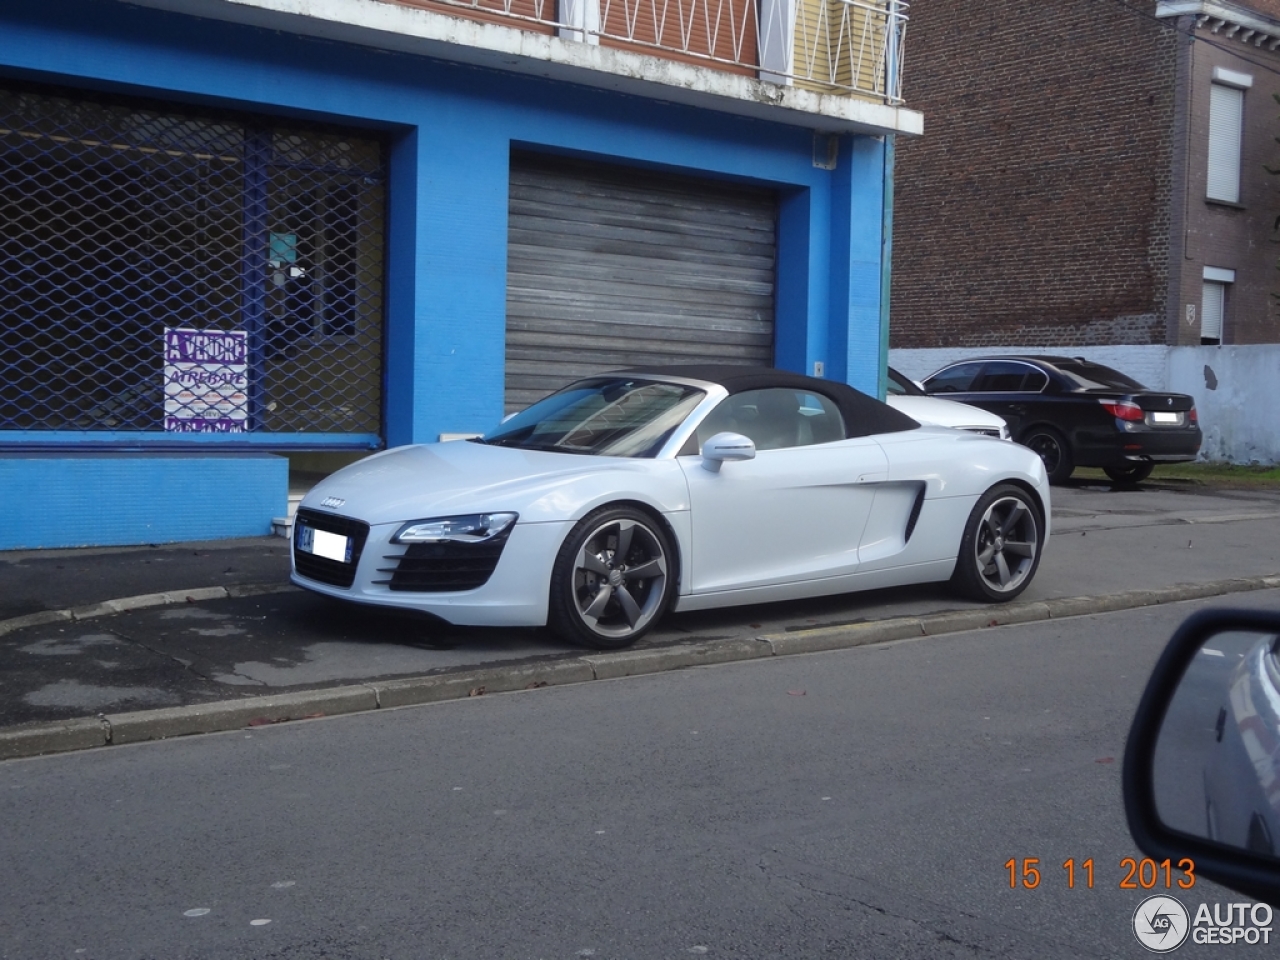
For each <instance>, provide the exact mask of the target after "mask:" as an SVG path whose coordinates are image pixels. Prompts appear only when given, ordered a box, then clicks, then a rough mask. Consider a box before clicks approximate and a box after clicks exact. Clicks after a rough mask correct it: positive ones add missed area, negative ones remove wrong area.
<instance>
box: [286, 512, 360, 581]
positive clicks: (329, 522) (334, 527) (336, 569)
mask: <svg viewBox="0 0 1280 960" xmlns="http://www.w3.org/2000/svg"><path fill="white" fill-rule="evenodd" d="M304 524H305V525H306V526H308V527H311V528H312V529H315V530H323V531H325V532H326V533H338V534H341V535H342V536H344V537H348V538H350V540H351V562H350V563H342V562H341V561H339V560H330V559H329V558H328V557H317V556H316V555H315V554H313V553H303V552H302V551H301V550H299V549H298V547H297V543H298V531H299V530H300V529H301V527H302V525H304ZM293 537H294V540H293V542H294V549H293V565H294V569H296V570H297V571H298V574H299V576H303V577H306V578H307V579H308V580H318V581H319V582H320V583H327V584H329V585H330V586H333V587H349V586H351V584H352V583H354V582H355V579H356V567H357V566H359V565H360V554H361V553H363V552H364V544H365V541H366V540H368V539H369V525H368V524H367V523H365V522H364V521H362V520H352V519H350V518H349V517H335V516H333V515H332V514H327V513H318V512H317V511H315V510H299V511H298V513H297V516H296V517H295V518H294V527H293Z"/></svg>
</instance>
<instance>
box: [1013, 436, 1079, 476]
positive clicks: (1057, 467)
mask: <svg viewBox="0 0 1280 960" xmlns="http://www.w3.org/2000/svg"><path fill="white" fill-rule="evenodd" d="M1022 445H1023V446H1024V447H1030V448H1031V449H1032V450H1034V451H1035V452H1036V455H1037V456H1038V457H1039V458H1040V459H1041V460H1042V461H1043V462H1044V470H1045V473H1047V474H1048V475H1049V482H1050V483H1066V482H1067V478H1068V477H1070V476H1071V471H1072V470H1074V469H1075V468H1076V465H1075V459H1074V458H1073V457H1072V456H1071V448H1070V447H1068V446H1067V441H1066V438H1064V437H1063V436H1062V434H1060V433H1059V432H1058V431H1057V430H1054V429H1053V428H1052V427H1032V428H1031V430H1030V431H1029V432H1028V433H1027V435H1026V436H1024V437H1023V438H1022Z"/></svg>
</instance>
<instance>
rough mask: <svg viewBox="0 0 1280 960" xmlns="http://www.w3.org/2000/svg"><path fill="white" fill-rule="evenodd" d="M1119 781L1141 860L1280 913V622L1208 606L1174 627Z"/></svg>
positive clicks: (1271, 615) (1138, 718) (1137, 720)
mask: <svg viewBox="0 0 1280 960" xmlns="http://www.w3.org/2000/svg"><path fill="white" fill-rule="evenodd" d="M1122 776H1123V783H1124V807H1125V815H1126V817H1127V818H1128V821H1129V832H1130V833H1131V834H1132V835H1133V839H1134V842H1135V843H1137V845H1138V847H1139V848H1141V849H1142V851H1143V852H1144V853H1146V854H1148V855H1150V856H1151V857H1152V858H1154V859H1155V860H1156V862H1157V863H1159V862H1162V861H1164V860H1172V861H1173V862H1174V863H1177V862H1178V861H1179V860H1182V859H1184V858H1187V859H1191V860H1193V861H1194V863H1195V872H1196V874H1197V875H1200V876H1204V877H1208V878H1209V879H1211V880H1216V881H1217V882H1218V883H1221V884H1223V885H1225V886H1228V887H1231V888H1232V889H1234V890H1237V891H1239V892H1241V893H1243V894H1245V895H1246V896H1249V897H1252V898H1253V899H1255V900H1261V901H1264V902H1266V903H1269V904H1273V905H1280V614H1277V613H1267V612H1259V611H1250V610H1206V611H1202V612H1200V613H1197V614H1195V615H1194V616H1192V617H1190V618H1189V619H1188V620H1186V621H1185V622H1184V623H1183V624H1182V626H1180V627H1179V628H1178V630H1177V632H1176V633H1175V634H1174V635H1173V639H1172V640H1170V641H1169V646H1168V647H1167V648H1166V649H1165V651H1164V653H1163V654H1162V655H1161V657H1160V660H1159V661H1158V662H1157V664H1156V667H1155V671H1154V672H1153V673H1152V675H1151V679H1150V680H1149V681H1148V683H1147V689H1146V691H1145V692H1144V693H1143V695H1142V700H1141V701H1140V703H1139V704H1138V712H1137V714H1136V715H1135V717H1134V719H1133V727H1132V728H1131V730H1130V731H1129V740H1128V743H1127V745H1126V746H1125V755H1124V769H1123V774H1122Z"/></svg>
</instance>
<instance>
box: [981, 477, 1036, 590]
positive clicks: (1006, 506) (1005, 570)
mask: <svg viewBox="0 0 1280 960" xmlns="http://www.w3.org/2000/svg"><path fill="white" fill-rule="evenodd" d="M976 547H977V551H978V557H977V559H978V570H979V572H980V574H981V576H982V579H983V580H985V581H986V582H987V584H988V585H989V586H990V587H991V589H992V590H998V591H1000V592H1001V593H1007V592H1009V591H1010V590H1016V589H1017V588H1018V587H1020V586H1021V585H1022V581H1023V580H1025V579H1026V578H1027V577H1028V575H1030V573H1031V567H1032V563H1033V561H1034V560H1035V558H1036V555H1037V553H1038V552H1039V538H1038V536H1037V531H1036V524H1035V522H1034V521H1033V519H1032V517H1031V510H1030V508H1028V506H1027V505H1026V504H1025V503H1024V502H1023V501H1022V500H1021V499H1020V498H1018V497H1005V498H1003V499H1000V500H997V501H996V502H995V503H993V504H991V506H989V507H987V511H986V513H984V514H983V516H982V523H981V526H980V528H979V531H978V539H977V544H976Z"/></svg>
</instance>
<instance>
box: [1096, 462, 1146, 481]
mask: <svg viewBox="0 0 1280 960" xmlns="http://www.w3.org/2000/svg"><path fill="white" fill-rule="evenodd" d="M1154 469H1155V465H1154V464H1151V463H1126V464H1125V465H1124V466H1122V467H1103V468H1102V472H1103V473H1105V474H1106V475H1107V476H1108V477H1110V478H1111V479H1112V480H1114V481H1115V482H1116V483H1141V482H1142V481H1143V480H1145V479H1147V477H1149V476H1151V471H1152V470H1154Z"/></svg>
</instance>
